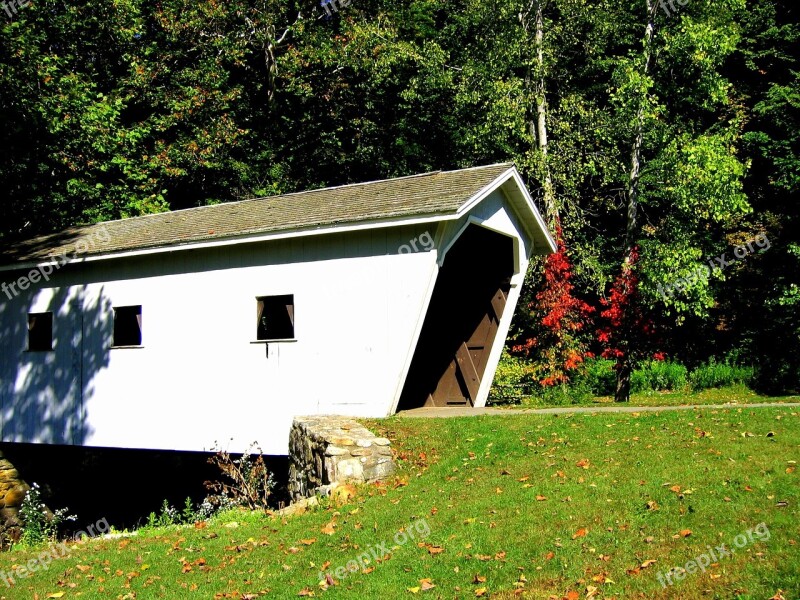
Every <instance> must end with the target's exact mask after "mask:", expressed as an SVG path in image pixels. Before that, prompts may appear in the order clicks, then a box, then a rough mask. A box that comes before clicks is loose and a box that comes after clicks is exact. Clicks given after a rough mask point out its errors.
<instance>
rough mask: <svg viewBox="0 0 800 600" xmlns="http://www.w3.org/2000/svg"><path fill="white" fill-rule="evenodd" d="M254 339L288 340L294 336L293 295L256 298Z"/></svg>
mask: <svg viewBox="0 0 800 600" xmlns="http://www.w3.org/2000/svg"><path fill="white" fill-rule="evenodd" d="M256 309H257V313H258V314H257V317H258V320H257V333H256V340H258V341H269V340H290V339H293V338H294V295H293V294H285V295H283V296H261V297H259V298H256Z"/></svg>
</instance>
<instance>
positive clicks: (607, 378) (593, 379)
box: [576, 358, 617, 396]
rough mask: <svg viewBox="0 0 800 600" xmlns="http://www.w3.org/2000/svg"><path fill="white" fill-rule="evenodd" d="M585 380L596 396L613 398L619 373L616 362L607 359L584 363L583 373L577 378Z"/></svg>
mask: <svg viewBox="0 0 800 600" xmlns="http://www.w3.org/2000/svg"><path fill="white" fill-rule="evenodd" d="M577 380H583V381H585V383H586V386H587V387H588V388H589V390H590V391H591V393H592V394H593V395H594V396H611V395H613V394H614V390H615V389H616V387H617V372H616V371H615V370H614V361H613V360H609V359H606V358H593V359H589V360H587V361H585V362H584V370H583V373H582V374H581V375H580V376H579V377H578V378H576V381H577Z"/></svg>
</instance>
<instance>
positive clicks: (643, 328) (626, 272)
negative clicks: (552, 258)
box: [597, 246, 663, 402]
mask: <svg viewBox="0 0 800 600" xmlns="http://www.w3.org/2000/svg"><path fill="white" fill-rule="evenodd" d="M638 261H639V247H638V246H634V247H633V249H632V250H631V252H630V253H629V255H628V258H627V259H626V260H625V262H624V263H623V265H622V270H621V271H620V274H619V275H618V276H617V278H616V279H615V280H614V283H613V285H612V286H611V292H610V293H609V296H608V298H601V299H600V304H601V305H603V306H604V307H605V309H604V310H602V311H600V318H601V319H604V321H605V324H604V325H603V326H602V327H601V328H600V329H599V330H598V332H597V339H598V341H599V342H600V343H601V344H602V345H603V346H604V349H603V352H602V356H603V357H604V358H609V359H613V360H616V361H617V364H616V366H615V369H616V370H617V389H616V393H615V395H614V396H615V400H616V401H618V402H626V401H627V400H628V399H629V398H630V379H631V373H632V372H633V369H634V368H635V367H636V365H637V364H638V363H639V362H640V361H641V360H642V358H644V356H645V355H646V354H647V349H648V346H649V343H648V342H649V340H651V339H652V337H653V334H654V333H655V326H654V324H653V321H652V319H651V318H650V317H649V316H648V315H647V314H645V311H644V308H643V306H644V305H643V303H642V302H641V297H640V294H639V277H638V276H637V274H636V266H637V263H638ZM658 358H663V357H662V356H659V357H658Z"/></svg>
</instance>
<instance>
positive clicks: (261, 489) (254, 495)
mask: <svg viewBox="0 0 800 600" xmlns="http://www.w3.org/2000/svg"><path fill="white" fill-rule="evenodd" d="M254 456H255V458H254ZM208 462H209V463H210V464H212V465H216V466H217V467H219V470H220V471H222V474H223V475H225V477H226V478H227V479H228V481H206V482H205V486H206V489H208V490H209V491H211V492H212V494H210V495H209V496H208V497H207V498H206V500H208V502H209V503H211V504H212V505H213V506H215V507H219V508H222V509H224V508H227V507H231V506H244V507H247V508H249V509H250V510H259V509H260V510H264V511H266V510H268V509H269V496H270V494H271V493H272V488H273V487H275V480H274V479H273V477H272V474H271V473H269V471H267V465H266V464H265V463H264V455H263V453H262V452H261V448H259V447H258V445H257V443H256V442H253V443H252V444H250V446H249V447H248V448H247V450H245V452H244V454H242V456H241V457H239V458H233V457H232V456H231V455H230V454H229V453H228V451H227V450H220V451H218V452H217V453H216V454H215V455H214V456H212V457H211V458H209V459H208Z"/></svg>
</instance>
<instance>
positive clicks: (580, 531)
mask: <svg viewBox="0 0 800 600" xmlns="http://www.w3.org/2000/svg"><path fill="white" fill-rule="evenodd" d="M587 533H589V530H588V529H587V528H586V527H581V528H580V529H578V531H576V532H575V533H574V534H573V536H572V539H573V540H577V539H578V538H582V537H586V534H587Z"/></svg>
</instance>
